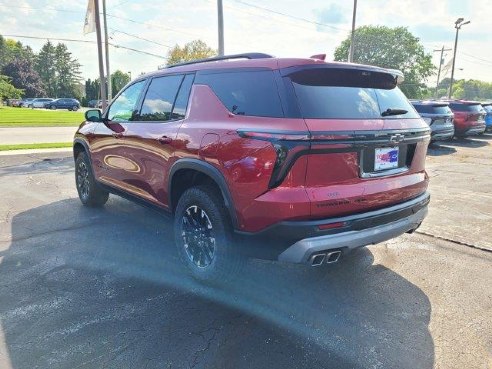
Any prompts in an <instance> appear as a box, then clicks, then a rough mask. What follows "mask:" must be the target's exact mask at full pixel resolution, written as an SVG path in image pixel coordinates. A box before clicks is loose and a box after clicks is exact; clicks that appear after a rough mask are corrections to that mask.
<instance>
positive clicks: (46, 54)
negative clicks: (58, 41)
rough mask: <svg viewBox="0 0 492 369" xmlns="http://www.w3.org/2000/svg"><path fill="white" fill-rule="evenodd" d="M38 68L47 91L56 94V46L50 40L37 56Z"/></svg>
mask: <svg viewBox="0 0 492 369" xmlns="http://www.w3.org/2000/svg"><path fill="white" fill-rule="evenodd" d="M36 70H37V72H38V74H39V76H40V77H41V81H43V85H44V88H45V90H46V93H47V95H48V96H50V97H55V96H56V91H57V88H56V85H57V81H56V47H55V45H53V44H52V43H51V42H50V41H48V42H46V43H45V44H44V45H43V47H42V48H41V50H40V51H39V54H38V56H37V58H36Z"/></svg>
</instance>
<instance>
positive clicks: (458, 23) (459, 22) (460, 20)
mask: <svg viewBox="0 0 492 369" xmlns="http://www.w3.org/2000/svg"><path fill="white" fill-rule="evenodd" d="M463 21H464V18H458V19H457V20H456V22H454V28H456V37H455V38H454V56H453V67H452V69H451V83H450V85H449V94H448V98H451V96H452V95H453V82H454V65H455V63H456V48H457V47H458V32H459V31H460V29H461V27H462V26H464V25H465V24H468V23H470V21H466V22H463Z"/></svg>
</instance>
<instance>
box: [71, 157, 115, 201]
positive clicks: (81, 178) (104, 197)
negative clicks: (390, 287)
mask: <svg viewBox="0 0 492 369" xmlns="http://www.w3.org/2000/svg"><path fill="white" fill-rule="evenodd" d="M75 184H76V186H77V192H78V194H79V199H80V201H81V202H82V204H84V205H85V206H90V207H99V206H103V205H104V204H105V203H106V201H108V198H109V192H107V191H105V190H103V189H102V188H101V187H100V186H99V184H98V183H97V181H96V179H95V178H94V173H92V167H91V163H90V161H89V158H88V157H87V154H86V153H85V152H81V153H80V154H79V155H78V156H77V159H76V160H75Z"/></svg>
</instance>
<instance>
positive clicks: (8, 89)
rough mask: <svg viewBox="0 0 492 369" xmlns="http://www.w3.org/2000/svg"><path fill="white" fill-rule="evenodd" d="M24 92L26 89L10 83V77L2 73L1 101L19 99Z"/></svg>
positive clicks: (0, 79) (0, 85) (0, 84)
mask: <svg viewBox="0 0 492 369" xmlns="http://www.w3.org/2000/svg"><path fill="white" fill-rule="evenodd" d="M23 93H24V91H22V90H21V89H18V88H15V87H14V86H13V85H12V84H11V83H10V79H9V77H7V76H3V75H1V74H0V101H3V100H5V99H18V98H20V97H22V94H23Z"/></svg>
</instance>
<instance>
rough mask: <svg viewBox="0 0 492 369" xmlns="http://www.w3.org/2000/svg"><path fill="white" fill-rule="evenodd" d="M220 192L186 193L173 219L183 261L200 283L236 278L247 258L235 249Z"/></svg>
mask: <svg viewBox="0 0 492 369" xmlns="http://www.w3.org/2000/svg"><path fill="white" fill-rule="evenodd" d="M229 218H230V217H229V214H228V212H227V210H226V208H225V205H224V200H223V199H222V195H221V194H220V192H219V191H218V190H217V189H216V188H214V187H213V186H197V187H192V188H189V189H188V190H186V191H185V192H184V193H183V195H182V196H181V197H180V199H179V201H178V205H177V207H176V212H175V216H174V236H175V241H176V246H177V249H178V254H179V257H180V259H181V261H182V262H183V263H184V264H185V265H186V266H187V268H188V270H189V272H190V273H191V275H192V276H193V277H194V278H196V279H199V280H201V281H206V282H216V281H219V280H221V281H224V280H227V279H232V278H234V276H235V275H237V274H238V272H239V271H240V270H241V269H242V266H243V264H244V261H245V259H244V257H243V256H242V255H240V254H239V251H238V250H235V249H234V246H233V243H232V231H231V230H232V226H231V224H230V220H229Z"/></svg>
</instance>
